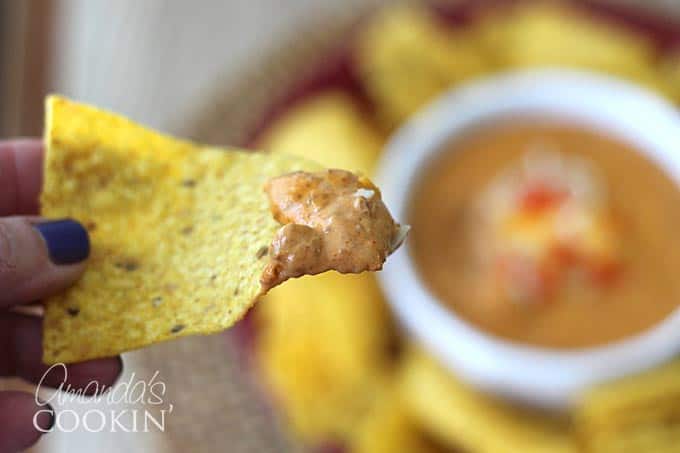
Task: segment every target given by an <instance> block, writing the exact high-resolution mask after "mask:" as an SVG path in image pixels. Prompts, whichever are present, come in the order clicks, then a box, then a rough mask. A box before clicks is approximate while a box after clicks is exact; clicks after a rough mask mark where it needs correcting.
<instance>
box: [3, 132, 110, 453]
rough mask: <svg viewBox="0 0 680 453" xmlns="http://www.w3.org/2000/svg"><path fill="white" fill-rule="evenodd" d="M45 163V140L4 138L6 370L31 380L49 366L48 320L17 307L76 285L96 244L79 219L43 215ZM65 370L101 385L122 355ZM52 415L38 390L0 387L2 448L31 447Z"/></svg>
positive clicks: (54, 379) (54, 378)
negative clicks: (39, 398) (44, 349)
mask: <svg viewBox="0 0 680 453" xmlns="http://www.w3.org/2000/svg"><path fill="white" fill-rule="evenodd" d="M42 163H43V148H42V144H41V143H40V142H39V141H36V140H12V141H0V376H18V377H21V378H23V379H26V380H28V381H30V382H33V383H37V382H38V381H40V379H41V378H42V377H43V374H44V373H45V371H46V370H47V369H48V367H47V366H46V365H44V364H43V363H42V361H41V357H42V319H41V317H40V316H37V315H35V314H27V313H19V311H26V310H20V309H17V307H19V306H20V305H22V304H32V303H35V302H38V301H40V300H42V299H44V298H45V297H48V296H50V295H53V294H56V293H58V292H60V291H62V290H64V289H65V288H67V287H68V286H70V285H71V284H73V283H74V282H75V281H76V280H77V279H78V278H79V277H80V275H81V274H82V273H83V271H84V269H85V261H86V259H87V257H88V255H89V251H90V244H89V239H88V235H87V231H86V230H85V229H84V228H83V227H82V226H81V225H80V224H78V223H77V222H75V221H72V220H60V221H45V220H44V219H41V218H40V217H37V214H38V211H39V204H38V197H39V193H40V189H41V185H42ZM22 308H23V307H22ZM38 311H39V310H38ZM67 370H68V379H67V380H66V384H68V385H70V387H71V389H73V390H78V389H81V390H83V391H87V390H88V389H93V388H95V386H92V385H91V386H88V387H87V388H86V386H87V384H88V383H90V382H92V381H94V382H97V383H98V384H99V385H97V386H96V388H98V389H100V390H101V389H102V386H106V387H108V386H110V385H113V383H114V382H115V381H116V379H117V378H118V376H119V375H120V373H121V371H122V361H121V359H120V357H116V358H108V359H99V360H92V361H88V362H83V363H79V364H73V365H69V366H68V367H67ZM55 371H59V369H57V370H53V371H51V372H50V373H49V374H48V376H47V378H46V379H45V381H43V382H42V383H43V384H45V385H51V386H57V385H59V384H61V383H62V382H63V381H64V376H63V374H62V375H61V376H60V373H59V372H55ZM38 412H40V413H39V414H38V415H37V416H36V414H37V413H38ZM34 416H35V423H34ZM54 417H55V414H54V410H53V409H52V407H51V406H49V405H48V404H44V405H40V404H38V402H37V401H36V398H35V397H34V395H32V394H29V393H24V392H16V391H3V392H0V453H4V452H14V451H19V450H23V449H25V448H27V447H29V446H30V445H31V444H33V443H34V442H36V441H37V440H38V439H39V437H40V435H41V434H42V431H46V430H49V429H50V428H51V427H52V425H53V424H54ZM35 425H37V426H35Z"/></svg>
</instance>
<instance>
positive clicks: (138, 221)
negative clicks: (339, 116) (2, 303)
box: [41, 96, 316, 363]
mask: <svg viewBox="0 0 680 453" xmlns="http://www.w3.org/2000/svg"><path fill="white" fill-rule="evenodd" d="M46 108H47V118H46V129H45V131H46V132H45V146H46V149H47V155H46V162H45V177H44V190H43V194H42V198H41V202H42V210H43V215H44V216H46V217H48V218H64V217H70V218H74V219H76V220H78V221H80V222H81V223H82V224H83V225H85V226H86V227H87V228H88V229H89V232H90V238H91V243H92V253H91V256H90V259H89V264H88V268H87V271H86V272H85V274H84V275H83V277H82V279H81V280H80V281H79V282H78V283H77V284H76V285H75V286H73V287H72V288H70V289H69V290H67V291H66V292H65V293H63V294H61V295H59V296H56V297H52V298H50V299H49V300H48V301H47V307H46V314H45V322H44V339H43V341H44V358H43V359H44V361H45V362H46V363H55V362H75V361H81V360H87V359H93V358H97V357H105V356H112V355H116V354H119V353H121V352H123V351H127V350H131V349H135V348H139V347H143V346H146V345H149V344H153V343H157V342H159V341H164V340H169V339H173V338H177V337H181V336H185V335H191V334H209V333H213V332H217V331H220V330H223V329H225V328H227V327H229V326H231V325H232V324H233V323H234V322H236V321H237V320H238V319H240V318H241V317H242V316H243V315H244V314H245V312H246V311H247V310H248V308H250V306H251V305H252V304H253V302H254V299H255V297H256V296H257V295H258V293H259V291H260V283H259V278H260V274H261V272H262V269H263V267H264V265H265V261H266V260H265V259H262V254H261V253H258V252H259V251H260V250H261V249H262V248H263V247H266V246H268V245H269V243H270V242H271V239H272V237H273V235H274V232H275V231H276V229H277V228H278V227H279V225H278V224H277V222H276V221H275V220H274V219H273V218H272V215H271V213H270V211H269V205H268V202H267V199H266V195H265V193H264V191H263V189H262V187H263V184H264V182H265V181H266V180H267V179H269V178H270V177H272V176H276V175H279V174H282V173H286V172H289V171H292V170H296V169H306V168H307V167H310V168H316V167H315V166H313V165H312V164H309V163H306V162H304V161H303V160H302V159H299V158H292V157H289V156H286V155H283V154H277V155H265V154H258V153H245V152H240V151H236V150H220V149H217V148H208V147H201V146H198V145H195V144H192V143H189V142H184V141H180V140H176V139H173V138H171V137H168V136H164V135H161V134H157V133H155V132H152V131H150V130H148V129H145V128H143V127H141V126H138V125H136V124H134V123H132V122H131V121H129V120H127V119H125V118H123V117H120V116H117V115H114V114H111V113H108V112H104V111H101V110H97V109H95V108H93V107H89V106H85V105H82V104H78V103H75V102H71V101H69V100H67V99H64V98H60V97H55V96H53V97H50V98H48V100H47V106H46ZM258 256H259V257H261V258H258Z"/></svg>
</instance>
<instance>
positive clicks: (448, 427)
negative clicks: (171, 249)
mask: <svg viewBox="0 0 680 453" xmlns="http://www.w3.org/2000/svg"><path fill="white" fill-rule="evenodd" d="M510 3H512V4H513V5H514V6H512V7H508V8H506V9H503V10H497V11H489V12H488V13H487V14H483V15H481V16H480V17H479V19H478V20H477V21H476V22H474V23H472V24H470V25H468V26H465V27H464V28H452V27H450V26H449V25H445V24H443V23H442V22H440V21H439V20H438V18H437V17H436V16H435V15H434V14H433V13H432V12H431V11H430V10H429V9H427V8H425V7H423V6H419V5H418V4H414V3H409V4H407V5H397V6H391V7H387V8H386V9H384V10H382V11H379V12H378V13H377V14H376V15H375V16H373V17H371V18H370V19H368V20H367V21H366V22H365V23H364V24H363V29H362V30H361V32H360V33H358V40H357V43H356V55H355V56H356V58H355V61H356V65H357V74H358V75H359V77H360V78H361V82H362V85H363V87H364V88H365V91H366V93H367V94H368V95H369V97H370V98H371V101H372V103H373V106H374V107H375V108H374V109H373V111H371V112H368V113H367V112H366V111H364V110H362V109H361V108H359V106H358V105H357V104H356V103H355V101H354V99H353V98H352V96H351V94H348V93H345V92H343V91H332V92H322V93H321V94H315V95H313V96H311V97H307V98H306V99H305V100H304V101H302V102H299V103H297V104H296V105H295V106H294V107H293V108H292V109H289V110H288V112H287V113H286V114H285V115H283V116H282V117H280V118H279V119H278V120H277V121H276V122H275V123H274V124H273V125H272V126H271V127H270V129H269V130H268V131H267V132H266V133H265V135H264V136H263V137H262V138H261V142H260V145H261V146H262V147H263V148H267V149H271V150H273V151H274V152H275V153H277V152H285V153H293V154H296V155H298V156H301V157H304V158H307V159H311V160H314V161H317V162H320V163H321V164H323V165H324V166H329V167H339V168H345V169H349V170H354V171H361V172H364V173H365V174H368V175H371V172H372V171H373V168H374V166H375V163H376V161H377V159H378V158H379V154H380V149H381V148H382V146H383V144H384V142H385V140H386V133H387V132H388V131H390V130H392V129H394V128H396V127H398V126H399V125H401V124H403V122H404V121H407V120H408V118H409V117H410V116H411V115H413V114H414V113H415V112H417V110H418V109H420V108H421V107H422V106H423V105H425V104H426V103H427V102H429V101H430V100H432V99H433V98H435V97H436V96H437V95H439V94H441V93H442V92H443V91H445V90H448V89H450V88H452V87H455V86H457V85H459V84H461V83H465V82H466V81H470V80H473V79H475V78H476V77H480V76H484V75H489V74H493V73H495V72H497V71H502V70H509V69H522V68H534V67H542V66H556V65H557V66H568V67H571V68H580V69H586V70H591V71H599V72H604V73H607V74H613V75H616V76H619V77H623V78H626V79H628V80H631V81H634V82H636V83H639V84H641V85H644V86H647V87H650V88H652V89H653V90H656V91H657V92H659V93H661V94H663V95H668V96H670V97H671V98H672V99H675V100H676V101H678V102H680V58H678V57H677V56H672V55H670V56H663V55H660V54H658V52H657V50H656V48H655V46H654V44H653V43H652V42H651V41H650V40H648V39H647V38H646V37H645V36H642V35H640V34H637V33H635V32H632V31H630V30H629V29H627V28H624V27H622V26H620V25H617V24H613V23H604V22H602V21H601V20H600V19H596V18H594V17H593V16H590V15H588V14H585V13H583V12H582V11H578V10H575V9H574V8H571V7H569V6H565V4H564V3H555V2H541V1H524V2H510ZM677 55H680V52H678V53H677ZM367 115H371V116H370V117H368V116H367ZM255 311H256V313H255V315H256V321H257V335H256V355H257V360H258V363H259V366H260V369H261V371H262V376H263V380H264V381H265V383H267V384H268V386H269V388H270V390H271V394H272V395H273V397H274V399H275V402H276V405H277V407H278V408H279V409H280V410H281V413H282V414H283V416H284V419H285V420H286V421H287V423H288V425H289V427H290V433H291V435H292V436H294V437H295V438H297V439H299V440H301V441H302V442H303V443H306V444H308V445H311V446H314V445H326V444H328V443H330V444H333V445H335V444H339V443H340V444H343V445H344V446H345V451H347V452H354V453H368V452H370V453H380V452H390V453H400V452H404V453H419V452H422V453H430V452H459V451H461V452H462V451H465V452H472V453H475V452H484V453H503V452H508V453H515V452H546V453H553V452H582V451H587V452H597V453H600V452H665V451H668V452H671V451H680V447H679V446H680V438H679V436H680V423H679V420H680V390H679V387H678V386H679V385H680V366H679V364H678V363H676V364H671V365H669V366H668V367H666V368H663V369H659V370H653V371H651V372H649V373H645V374H642V375H640V376H635V377H632V378H629V379H627V380H625V381H623V382H621V383H615V384H611V385H605V386H603V387H602V388H599V389H593V391H592V392H591V393H589V394H587V395H585V396H584V398H583V400H582V401H580V402H578V404H577V405H576V406H575V409H574V411H573V413H571V414H565V415H564V416H562V417H560V418H555V417H554V416H552V415H548V414H545V413H540V412H532V411H529V410H527V409H522V408H518V407H515V406H514V405H512V404H510V403H507V402H503V401H499V400H496V399H494V398H492V397H489V396H487V395H483V394H481V393H479V392H478V391H476V390H474V389H471V388H469V387H468V386H466V385H465V384H464V383H463V382H461V381H459V380H458V379H457V378H456V377H455V376H453V375H452V374H451V373H449V372H448V371H446V370H444V369H443V368H442V367H441V366H440V365H439V364H437V362H436V361H435V360H434V359H432V358H430V357H428V356H427V355H425V353H423V352H422V351H419V350H418V349H417V348H415V347H413V345H410V344H408V343H409V341H408V340H407V339H406V338H404V337H400V336H398V333H397V332H396V331H395V328H394V325H393V321H392V319H391V318H390V316H389V313H388V311H387V309H386V308H385V301H384V300H383V299H382V297H381V295H380V293H379V291H378V290H377V289H376V283H375V280H374V276H373V275H365V276H363V275H362V276H342V275H338V274H334V273H329V274H325V275H323V276H322V278H320V279H319V278H313V279H309V281H308V282H305V279H302V280H299V281H292V282H288V283H285V284H284V285H282V286H281V287H279V288H276V289H275V290H274V291H272V293H271V294H269V295H267V296H266V298H265V300H264V301H263V303H261V304H259V305H258V306H257V307H256V308H255ZM399 351H402V352H399Z"/></svg>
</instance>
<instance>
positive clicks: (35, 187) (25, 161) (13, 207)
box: [0, 139, 43, 216]
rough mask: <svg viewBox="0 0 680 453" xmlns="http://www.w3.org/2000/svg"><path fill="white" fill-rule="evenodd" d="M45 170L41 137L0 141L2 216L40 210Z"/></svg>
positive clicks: (33, 213)
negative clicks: (38, 138) (37, 138)
mask: <svg viewBox="0 0 680 453" xmlns="http://www.w3.org/2000/svg"><path fill="white" fill-rule="evenodd" d="M42 174H43V146H42V143H41V142H40V141H39V140H35V139H23V140H9V141H0V216H6V215H17V214H21V215H35V214H38V211H39V205H40V203H39V197H40V189H41V187H42Z"/></svg>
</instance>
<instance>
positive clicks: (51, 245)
mask: <svg viewBox="0 0 680 453" xmlns="http://www.w3.org/2000/svg"><path fill="white" fill-rule="evenodd" d="M34 227H35V229H36V230H38V232H40V234H41V235H42V237H43V238H44V239H45V243H46V244H47V250H48V251H49V254H50V260H52V262H53V263H55V264H74V263H79V262H81V261H83V260H85V259H86V258H87V257H88V256H89V255H90V238H89V236H88V234H87V230H86V229H85V228H84V227H83V226H82V225H81V224H79V223H78V222H76V221H75V220H69V219H66V220H55V221H51V222H44V223H38V224H36V225H34Z"/></svg>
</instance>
